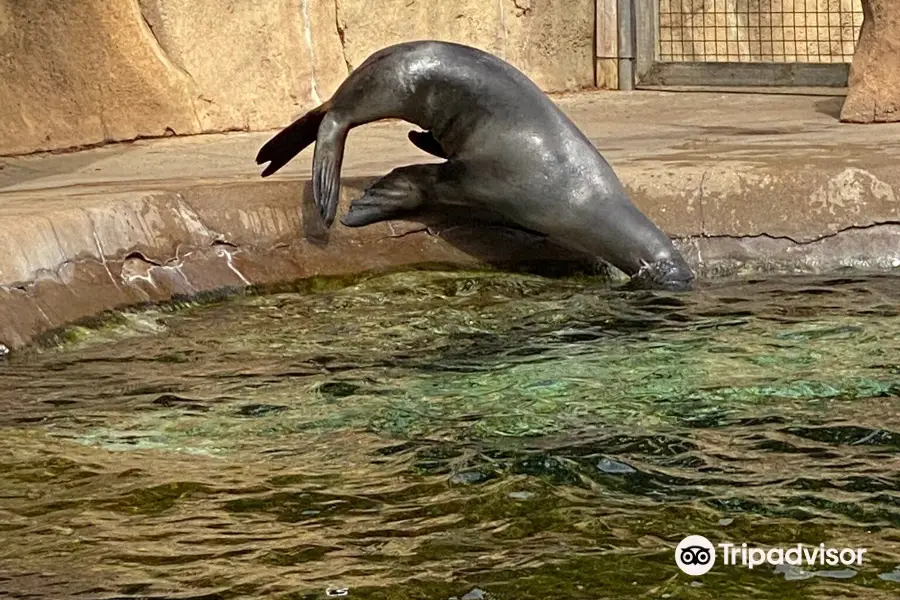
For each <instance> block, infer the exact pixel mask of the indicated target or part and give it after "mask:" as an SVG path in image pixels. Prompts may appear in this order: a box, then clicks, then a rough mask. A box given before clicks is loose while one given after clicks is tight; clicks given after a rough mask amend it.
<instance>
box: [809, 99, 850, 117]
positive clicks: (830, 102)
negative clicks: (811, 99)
mask: <svg viewBox="0 0 900 600" xmlns="http://www.w3.org/2000/svg"><path fill="white" fill-rule="evenodd" d="M845 99H846V98H844V97H843V96H832V97H831V98H825V99H824V100H819V101H817V102H816V112H817V113H819V114H822V115H828V116H829V117H834V118H835V119H837V120H840V118H841V109H842V108H843V107H844V100H845Z"/></svg>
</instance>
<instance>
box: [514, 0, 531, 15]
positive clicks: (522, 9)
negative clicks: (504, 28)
mask: <svg viewBox="0 0 900 600" xmlns="http://www.w3.org/2000/svg"><path fill="white" fill-rule="evenodd" d="M522 1H523V3H525V4H527V5H528V6H522V5H521V4H519V0H513V6H515V7H516V8H517V9H518V10H517V11H516V16H517V17H527V16H528V15H529V14H530V13H531V11H532V10H533V9H532V7H531V6H530V4H531V2H530V1H528V0H522Z"/></svg>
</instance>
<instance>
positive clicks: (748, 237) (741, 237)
mask: <svg viewBox="0 0 900 600" xmlns="http://www.w3.org/2000/svg"><path fill="white" fill-rule="evenodd" d="M890 225H895V226H900V220H892V219H888V220H886V221H875V222H873V223H869V224H868V225H848V226H846V227H842V228H841V229H838V230H837V231H833V232H831V233H826V234H823V235H820V236H818V237H815V238H812V239H810V240H798V239H796V238H793V237H791V236H789V235H772V234H771V233H754V234H746V235H734V234H730V233H716V234H710V233H705V232H704V233H703V234H702V235H700V236H699V237H703V238H705V239H711V240H715V239H725V240H751V239H759V238H765V239H769V240H784V241H788V242H791V243H792V244H794V245H795V246H809V245H811V244H815V243H818V242H821V241H822V240H827V239H830V238H833V237H837V236H839V235H841V234H842V233H847V232H848V231H865V230H868V229H875V228H878V227H883V226H890ZM688 237H697V236H688Z"/></svg>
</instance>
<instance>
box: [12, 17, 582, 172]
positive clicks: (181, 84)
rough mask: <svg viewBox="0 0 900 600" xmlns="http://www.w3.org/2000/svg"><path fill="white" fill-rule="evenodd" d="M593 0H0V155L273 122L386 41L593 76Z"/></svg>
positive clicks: (578, 82) (308, 102)
mask: <svg viewBox="0 0 900 600" xmlns="http://www.w3.org/2000/svg"><path fill="white" fill-rule="evenodd" d="M593 36H594V0H541V1H540V2H538V1H537V0H498V1H497V2H485V1H483V0H457V1H455V2H446V1H445V0H418V1H417V2H410V1H409V0H384V1H381V2H378V3H373V2H371V1H369V0H258V1H256V2H236V1H234V0H78V1H73V2H57V1H54V0H29V2H21V1H19V0H0V155H11V154H24V153H28V152H35V151H42V150H55V149H63V148H71V147H77V146H85V145H91V144H98V143H103V142H108V141H121V140H129V139H135V138H138V137H151V136H161V135H166V134H178V135H182V134H192V133H202V132H215V131H228V130H264V129H271V128H275V127H280V126H283V125H285V124H287V123H288V122H290V121H291V120H292V119H293V118H295V117H296V116H298V115H299V114H300V113H302V112H303V111H305V110H308V109H309V108H311V107H313V106H314V105H316V104H318V103H319V102H320V101H321V100H324V99H326V98H328V97H329V96H330V95H331V94H332V92H333V91H334V90H335V89H336V88H337V86H338V85H339V84H340V83H341V81H342V80H343V79H344V78H345V77H346V76H347V73H348V72H349V70H350V69H352V68H353V67H354V66H357V65H359V63H360V62H362V61H363V60H365V58H366V57H367V56H368V55H369V54H371V53H372V52H373V51H375V50H377V49H379V48H382V47H384V46H387V45H389V44H392V43H396V42H400V41H407V40H414V39H423V38H432V39H442V40H448V41H458V42H463V43H467V44H470V45H473V46H476V47H479V48H482V49H484V50H487V51H489V52H492V53H494V54H497V55H499V56H501V57H502V58H505V59H507V60H509V61H510V62H511V63H513V64H515V65H516V66H517V67H519V68H520V69H522V70H523V71H525V72H526V73H527V74H528V75H529V76H531V77H532V78H533V79H534V80H535V81H536V82H537V83H538V84H539V85H541V86H542V87H543V88H544V89H545V90H547V91H563V90H575V89H579V88H584V87H590V86H592V85H593V83H594V81H593V79H594V57H593Z"/></svg>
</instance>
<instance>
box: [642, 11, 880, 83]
mask: <svg viewBox="0 0 900 600" xmlns="http://www.w3.org/2000/svg"><path fill="white" fill-rule="evenodd" d="M633 6H634V12H635V18H636V20H637V23H636V25H637V27H636V32H637V40H636V42H637V53H636V59H637V65H636V67H637V69H636V76H637V82H638V84H639V85H641V84H643V85H729V84H730V85H754V86H766V85H803V86H843V85H846V80H847V71H848V65H849V63H850V61H851V59H852V57H853V52H854V50H855V48H856V42H857V40H858V38H859V31H860V27H861V25H862V21H863V12H862V6H861V3H860V0H634V4H633Z"/></svg>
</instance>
